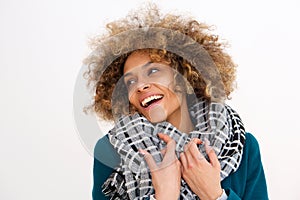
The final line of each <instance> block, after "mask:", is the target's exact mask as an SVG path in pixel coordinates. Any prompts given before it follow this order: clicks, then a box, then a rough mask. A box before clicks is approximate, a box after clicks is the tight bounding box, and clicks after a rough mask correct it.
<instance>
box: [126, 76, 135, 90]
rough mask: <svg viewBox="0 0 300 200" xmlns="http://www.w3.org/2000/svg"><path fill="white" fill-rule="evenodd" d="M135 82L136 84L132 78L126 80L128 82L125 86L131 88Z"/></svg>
mask: <svg viewBox="0 0 300 200" xmlns="http://www.w3.org/2000/svg"><path fill="white" fill-rule="evenodd" d="M135 82H136V80H135V79H133V78H131V79H128V80H127V81H126V86H127V87H128V88H129V87H130V86H132V85H133V84H134V83H135Z"/></svg>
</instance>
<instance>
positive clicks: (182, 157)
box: [179, 152, 187, 169]
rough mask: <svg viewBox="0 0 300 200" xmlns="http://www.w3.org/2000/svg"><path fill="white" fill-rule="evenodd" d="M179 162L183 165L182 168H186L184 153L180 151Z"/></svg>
mask: <svg viewBox="0 0 300 200" xmlns="http://www.w3.org/2000/svg"><path fill="white" fill-rule="evenodd" d="M179 156H180V162H181V165H182V166H183V168H184V169H186V168H187V160H186V157H185V154H184V153H183V152H182V153H180V155H179Z"/></svg>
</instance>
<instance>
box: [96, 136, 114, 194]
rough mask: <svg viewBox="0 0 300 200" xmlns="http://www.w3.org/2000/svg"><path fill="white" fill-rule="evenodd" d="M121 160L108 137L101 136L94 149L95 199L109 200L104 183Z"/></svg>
mask: <svg viewBox="0 0 300 200" xmlns="http://www.w3.org/2000/svg"><path fill="white" fill-rule="evenodd" d="M119 162H120V158H119V156H118V154H117V152H116V150H115V149H114V148H113V147H112V145H111V144H110V142H109V140H108V137H107V136H105V137H103V138H101V139H100V140H99V141H98V142H97V144H96V146H95V149H94V167H93V181H94V183H93V191H92V196H93V200H107V199H108V198H107V197H106V196H104V194H103V193H102V185H103V183H104V182H105V181H106V179H107V178H108V177H109V175H110V174H111V173H112V172H113V169H114V168H115V167H116V166H117V165H118V163H119Z"/></svg>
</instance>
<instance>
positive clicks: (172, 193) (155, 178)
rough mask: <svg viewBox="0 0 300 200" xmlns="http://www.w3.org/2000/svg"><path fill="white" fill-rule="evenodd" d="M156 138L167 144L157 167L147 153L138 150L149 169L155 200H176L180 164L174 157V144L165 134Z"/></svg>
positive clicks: (178, 188)
mask: <svg viewBox="0 0 300 200" xmlns="http://www.w3.org/2000/svg"><path fill="white" fill-rule="evenodd" d="M158 137H159V138H160V139H162V140H163V141H164V142H166V143H167V147H166V149H164V150H163V152H162V154H163V156H164V158H163V161H162V162H161V164H160V165H157V164H156V162H155V160H154V159H153V157H152V155H151V154H149V153H148V152H147V151H145V150H143V149H140V150H139V151H140V153H142V154H143V155H144V158H145V160H146V162H147V164H148V166H149V168H150V171H151V176H152V184H153V187H154V190H155V198H156V199H157V200H160V199H163V200H168V199H170V200H171V199H172V200H177V199H178V197H179V195H180V183H181V164H180V162H179V160H178V158H177V157H176V154H175V147H176V142H175V141H174V140H173V139H172V138H170V137H169V136H168V135H166V134H162V133H159V134H158Z"/></svg>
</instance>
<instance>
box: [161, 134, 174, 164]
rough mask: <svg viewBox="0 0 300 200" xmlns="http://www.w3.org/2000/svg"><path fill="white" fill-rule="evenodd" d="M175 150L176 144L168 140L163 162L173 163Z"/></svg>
mask: <svg viewBox="0 0 300 200" xmlns="http://www.w3.org/2000/svg"><path fill="white" fill-rule="evenodd" d="M175 148H176V142H175V141H174V140H172V139H171V140H169V142H168V143H167V148H166V153H165V157H164V160H168V161H173V160H175V159H176V155H175Z"/></svg>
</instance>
